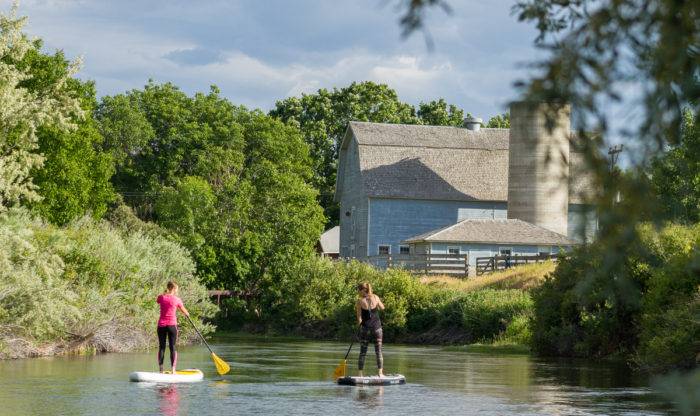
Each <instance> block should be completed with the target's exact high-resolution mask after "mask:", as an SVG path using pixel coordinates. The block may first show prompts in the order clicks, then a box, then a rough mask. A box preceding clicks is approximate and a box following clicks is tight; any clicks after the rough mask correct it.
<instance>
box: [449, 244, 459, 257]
mask: <svg viewBox="0 0 700 416" xmlns="http://www.w3.org/2000/svg"><path fill="white" fill-rule="evenodd" d="M453 249H457V252H456V253H450V250H453ZM447 254H456V255H458V256H459V255H461V254H462V247H460V246H447Z"/></svg>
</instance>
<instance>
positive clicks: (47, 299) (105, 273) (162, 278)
mask: <svg viewBox="0 0 700 416" xmlns="http://www.w3.org/2000/svg"><path fill="white" fill-rule="evenodd" d="M168 280H175V281H177V282H178V283H179V285H180V296H181V297H182V299H183V301H184V303H185V305H186V306H187V308H188V309H189V310H190V312H191V313H192V315H193V317H195V318H196V319H197V318H204V317H208V316H211V315H212V314H213V312H214V309H215V307H214V306H213V305H212V304H211V303H210V302H209V300H208V297H207V293H206V289H205V288H204V287H203V286H202V285H201V284H199V283H198V282H197V280H196V279H195V278H194V263H193V262H192V260H191V259H190V257H189V255H188V253H187V251H185V250H184V249H183V248H182V247H180V246H178V245H177V244H175V243H173V242H171V241H168V240H166V239H164V238H162V237H160V236H158V235H149V234H145V233H142V232H140V231H131V232H124V231H121V230H120V229H117V228H114V227H112V226H110V225H109V224H108V223H107V222H96V221H94V220H92V219H90V218H89V217H86V218H83V219H81V220H78V221H76V222H74V223H72V224H70V225H69V226H67V227H62V228H59V227H56V226H52V225H50V224H47V223H45V222H43V221H41V220H38V219H35V218H32V217H31V215H30V214H28V213H27V212H26V211H24V210H11V211H9V212H5V213H3V214H0V341H2V343H3V344H4V348H3V351H4V352H3V353H2V354H3V355H4V356H23V355H40V354H51V353H53V352H57V351H58V350H60V349H61V348H64V347H66V346H71V345H77V346H79V347H80V348H86V349H94V350H98V351H121V350H128V349H133V348H141V347H144V346H146V345H148V344H149V343H150V342H152V340H153V332H154V331H153V327H154V323H155V322H156V320H157V318H158V306H157V304H156V303H155V298H156V296H157V295H158V294H159V293H160V292H161V291H162V290H163V288H164V287H165V283H166V282H167V281H168ZM203 330H205V331H210V330H211V327H210V326H207V325H204V326H203ZM183 335H184V337H185V338H188V337H191V336H192V330H191V329H190V328H189V325H183ZM66 348H67V347H66ZM59 352H60V351H59Z"/></svg>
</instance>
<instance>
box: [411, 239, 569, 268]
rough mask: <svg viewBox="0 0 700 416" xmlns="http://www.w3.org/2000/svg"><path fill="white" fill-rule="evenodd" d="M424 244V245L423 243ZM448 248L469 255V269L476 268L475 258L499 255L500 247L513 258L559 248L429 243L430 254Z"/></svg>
mask: <svg viewBox="0 0 700 416" xmlns="http://www.w3.org/2000/svg"><path fill="white" fill-rule="evenodd" d="M424 244H425V243H424ZM448 247H459V253H460V254H467V255H469V267H470V268H473V267H476V258H477V257H493V256H495V255H496V254H498V253H499V250H500V248H501V247H509V248H511V249H512V252H511V253H512V255H514V256H533V255H536V254H539V252H540V247H542V248H545V247H546V248H547V250H546V251H548V252H550V253H558V252H559V251H560V249H559V247H550V246H533V245H514V244H476V243H470V244H459V243H455V244H452V243H430V252H431V253H434V254H447V249H448Z"/></svg>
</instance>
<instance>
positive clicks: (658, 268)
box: [532, 224, 700, 369]
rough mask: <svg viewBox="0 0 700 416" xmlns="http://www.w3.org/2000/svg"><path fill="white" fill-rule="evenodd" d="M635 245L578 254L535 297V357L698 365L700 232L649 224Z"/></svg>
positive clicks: (603, 247)
mask: <svg viewBox="0 0 700 416" xmlns="http://www.w3.org/2000/svg"><path fill="white" fill-rule="evenodd" d="M630 240H631V241H634V243H633V244H629V245H627V246H625V247H608V246H606V244H605V243H604V242H597V243H595V244H592V245H588V246H584V247H581V248H579V249H577V250H575V251H574V252H573V253H572V254H571V255H570V256H569V257H568V258H567V259H564V260H562V261H560V264H559V266H558V267H557V269H556V270H555V272H554V273H553V274H552V275H551V276H550V277H549V278H547V279H546V280H545V282H544V284H543V285H542V286H540V287H539V288H537V289H535V290H533V298H534V318H533V322H532V331H533V333H532V347H533V349H534V350H535V351H537V352H538V353H540V354H544V355H564V356H581V357H591V356H594V357H603V356H624V357H626V358H636V361H637V362H638V363H639V364H640V365H642V366H644V367H648V368H655V369H668V368H671V367H676V366H685V367H689V366H693V365H695V359H696V358H695V357H696V356H697V354H698V353H700V345H699V344H698V341H697V340H698V333H699V332H700V330H699V329H698V325H700V323H699V321H698V307H697V303H696V302H697V301H696V297H697V293H698V288H699V287H700V255H698V247H699V246H700V226H697V225H696V226H691V227H686V226H680V225H667V226H665V227H663V228H661V229H657V228H654V227H653V226H651V225H648V224H645V225H642V226H640V227H639V228H638V229H637V235H636V236H633V237H631V238H630Z"/></svg>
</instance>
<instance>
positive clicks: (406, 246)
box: [399, 244, 411, 254]
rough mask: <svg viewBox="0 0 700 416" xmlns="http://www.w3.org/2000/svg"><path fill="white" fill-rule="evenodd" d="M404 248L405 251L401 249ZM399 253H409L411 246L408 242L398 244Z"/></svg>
mask: <svg viewBox="0 0 700 416" xmlns="http://www.w3.org/2000/svg"><path fill="white" fill-rule="evenodd" d="M404 248H405V249H406V252H405V253H404V252H403V249H404ZM399 254H411V246H410V245H409V244H399Z"/></svg>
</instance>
